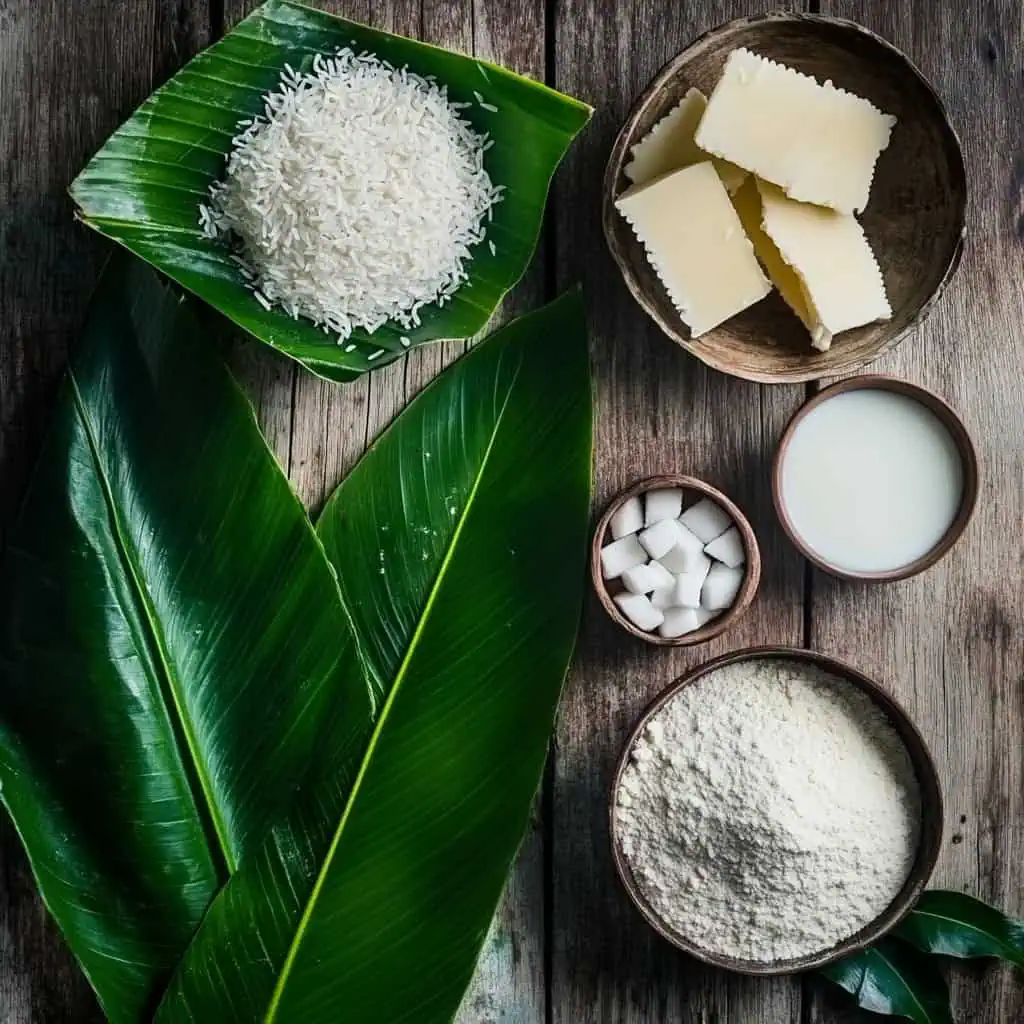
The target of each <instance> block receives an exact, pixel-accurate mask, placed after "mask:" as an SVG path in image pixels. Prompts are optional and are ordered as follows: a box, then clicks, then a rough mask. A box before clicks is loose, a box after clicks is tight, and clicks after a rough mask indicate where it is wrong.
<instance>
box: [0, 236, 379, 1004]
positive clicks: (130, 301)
mask: <svg viewBox="0 0 1024 1024" xmlns="http://www.w3.org/2000/svg"><path fill="white" fill-rule="evenodd" d="M337 701H343V702H344V705H345V707H346V709H347V713H346V715H345V717H344V719H343V720H342V721H340V722H339V721H337V720H336V717H335V702H337ZM370 716H371V705H370V697H369V691H368V688H367V685H366V681H365V677H364V675H363V673H362V669H361V664H360V663H359V662H358V660H357V659H356V656H355V649H354V637H353V634H352V632H351V629H350V625H349V621H348V619H347V617H346V615H345V614H344V612H343V609H342V605H341V601H340V597H339V593H338V589H337V585H336V580H335V579H334V575H333V573H332V570H331V567H330V566H329V564H328V562H327V560H326V558H325V557H324V553H323V549H322V547H321V545H320V543H319V542H318V540H317V538H316V535H315V534H314V532H313V530H312V527H311V525H310V523H309V521H308V519H307V518H306V515H305V513H304V511H303V508H302V506H301V504H300V503H299V501H298V499H297V498H296V497H295V495H294V494H293V493H292V491H291V490H290V488H289V486H288V483H287V481H286V480H285V478H284V476H283V474H282V473H281V472H280V470H279V468H278V467H277V465H276V463H275V462H274V459H273V456H272V455H271V453H270V451H269V450H268V448H267V446H266V443H265V442H264V441H263V439H262V437H261V435H260V432H259V429H258V427H257V425H256V422H255V418H254V416H253V413H252V409H251V408H250V407H249V405H248V403H247V402H246V400H245V398H244V397H243V396H242V394H241V392H239V391H238V389H237V388H236V387H235V385H234V383H233V381H232V380H231V377H230V376H229V374H228V372H227V370H226V368H225V367H224V366H223V365H222V364H221V362H220V359H219V358H218V356H217V354H216V350H215V348H214V347H213V346H212V345H210V344H208V343H207V342H206V341H205V339H203V338H202V336H201V332H199V330H198V328H197V326H196V323H195V321H194V320H193V317H192V315H191V313H190V311H189V309H188V308H187V306H185V305H182V304H181V303H180V302H179V300H178V299H176V298H175V297H173V296H172V295H171V294H170V292H169V290H168V288H167V287H165V286H164V285H163V284H161V283H160V282H159V281H158V279H157V277H156V275H155V274H154V273H153V272H152V271H151V270H150V269H149V268H147V267H145V266H144V265H143V264H141V263H139V262H137V261H135V260H132V259H130V258H129V257H127V256H125V257H122V258H119V259H117V260H115V261H114V262H113V263H112V265H111V266H110V268H109V269H108V270H107V272H106V274H105V276H104V278H103V281H102V283H101V286H100V288H99V290H98V292H97V294H96V296H95V299H94V301H93V304H92V308H91V312H90V314H89V319H88V324H87V326H86V328H85V333H84V337H83V338H82V339H81V343H80V344H79V345H78V346H77V347H76V348H75V349H74V351H73V353H72V356H71V364H70V368H69V370H68V374H67V378H66V380H65V383H64V386H63V391H62V393H61V395H60V398H59V401H58V404H57V410H56V418H55V422H54V423H53V426H52V429H51V431H50V434H49V437H48V440H47V441H46V443H45V447H44V451H43V453H42V457H41V459H40V462H39V466H38V469H37V471H36V475H35V478H34V481H33V482H32V484H31V486H30V490H29V494H28V496H27V501H26V504H25V507H24V511H23V514H22V516H21V520H20V525H19V526H18V527H17V530H16V532H15V534H14V536H13V537H12V539H11V542H10V546H9V549H8V552H7V557H6V564H5V572H4V576H3V580H2V585H0V784H2V798H3V802H4V804H5V805H6V807H7V809H8V810H9V811H10V814H11V816H12V817H13V820H14V824H15V826H16V828H17V830H18V833H19V835H20V837H21V840H22V842H23V844H24V846H25V849H26V850H27V852H28V856H29V859H30V861H31V865H32V869H33V871H34V873H35V877H36V880H37V882H38V884H39V888H40V890H41V892H42V895H43V899H44V901H45V902H46V905H47V907H48V908H49V910H50V912H51V913H52V914H53V916H54V917H55V918H56V919H57V922H58V924H59V925H60V927H61V929H62V931H63V933H64V936H65V938H66V940H67V942H68V944H69V945H70V947H71V949H72V951H73V952H74V953H75V955H76V956H77V957H78V959H79V961H80V963H81V965H82V967H83V969H84V971H85V973H86V975H87V976H88V978H89V981H90V982H91V983H92V986H93V988H94V989H95V990H96V993H97V996H98V997H99V1000H100V1003H101V1004H102V1006H103V1009H104V1010H105V1011H106V1014H107V1016H108V1018H109V1019H110V1020H112V1021H134V1020H137V1019H139V1018H140V1016H141V1015H142V1013H143V1011H144V1008H145V1007H147V1006H149V1007H150V1009H152V1007H153V1006H154V1005H155V1001H156V999H157V998H158V997H159V994H160V991H161V990H162V988H163V986H164V984H166V980H167V978H168V977H169V975H170V973H171V971H172V969H173V967H174V965H175V964H176V963H177V962H178V960H179V959H180V957H181V955H182V954H183V952H184V950H185V947H186V946H187V944H188V941H189V939H190V938H191V936H192V934H193V932H194V931H195V929H196V927H197V925H198V924H199V922H200V919H201V917H202V915H203V913H204V912H205V910H206V908H207V906H208V904H209V902H210V900H211V899H212V897H213V895H214V893H215V892H216V890H217V889H218V887H219V886H220V885H221V884H222V883H223V882H224V881H226V879H227V877H228V875H229V873H230V872H231V871H232V870H234V869H235V867H237V865H238V863H239V861H240V860H242V859H243V858H244V857H245V856H246V855H247V853H249V852H250V851H253V850H256V849H258V848H259V845H260V843H261V842H262V840H263V839H264V837H265V835H266V833H267V830H268V828H269V826H270V824H271V823H272V822H275V821H278V820H280V818H281V817H282V816H283V813H284V808H286V807H288V806H289V805H290V803H291V800H292V798H293V796H294V793H295V790H296V787H297V786H298V784H299V782H300V781H301V779H302V778H303V777H304V774H305V770H306V768H307V765H308V761H309V754H310V751H311V750H313V749H316V747H317V746H318V744H319V743H320V741H321V737H322V731H323V730H324V729H325V728H327V727H328V726H330V727H331V728H332V736H331V742H332V743H333V744H336V745H337V746H339V747H340V748H343V749H345V750H347V751H348V752H349V753H350V754H351V753H352V752H353V751H356V752H357V756H361V753H362V749H363V747H364V746H365V741H366V737H367V736H368V735H369V727H370V721H371V718H370Z"/></svg>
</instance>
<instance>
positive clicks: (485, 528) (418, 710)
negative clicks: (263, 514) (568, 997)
mask: <svg viewBox="0 0 1024 1024" xmlns="http://www.w3.org/2000/svg"><path fill="white" fill-rule="evenodd" d="M590 485H591V397H590V381H589V372H588V356H587V344H586V338H585V330H584V315H583V309H582V303H581V299H580V297H579V295H578V294H570V295H568V296H565V297H563V298H562V299H560V300H559V301H557V302H555V303H553V304H552V305H550V306H548V307H546V308H545V309H543V310H541V311H539V312H536V313H534V314H531V315H529V316H526V317H523V318H522V319H520V320H517V321H515V322H513V323H512V324H510V325H509V326H507V327H506V328H504V329H503V330H501V331H499V332H498V333H497V334H496V335H494V336H493V337H491V338H490V339H489V340H487V341H485V342H484V343H483V344H481V345H480V346H478V347H477V348H476V349H474V350H473V351H472V352H471V353H470V354H468V355H466V356H464V357H463V358H462V359H460V360H459V361H458V362H456V363H455V364H454V365H453V366H452V367H451V368H449V369H448V370H447V371H446V372H445V373H443V374H442V375H441V376H440V377H439V378H438V379H437V380H436V381H435V382H434V383H433V384H432V385H431V386H430V387H429V388H427V390H426V391H425V392H424V393H423V394H422V395H421V396H420V397H418V398H417V399H416V400H415V401H414V402H413V403H412V405H411V406H410V407H409V408H408V409H407V410H406V411H405V412H404V413H403V414H402V415H401V416H400V417H399V418H398V419H397V421H396V422H395V423H394V424H393V425H392V426H391V428H390V429H389V430H388V431H387V432H386V433H385V434H384V435H383V436H382V437H381V438H380V439H379V440H378V441H377V443H376V444H375V445H374V446H373V448H372V449H371V450H370V451H369V452H368V454H367V455H366V456H365V457H364V459H363V460H362V461H361V462H360V463H359V464H358V465H357V467H356V468H355V470H354V471H353V472H352V474H351V475H350V476H349V478H348V479H347V480H346V481H345V482H344V483H343V484H342V485H341V487H340V488H339V489H338V491H337V492H336V493H335V495H334V496H333V498H332V499H331V501H330V502H329V503H328V505H327V507H326V508H325V510H324V512H323V515H322V517H321V520H320V524H319V531H320V534H321V536H322V537H323V539H324V543H325V546H326V549H327V552H328V554H329V556H330V558H331V560H332V561H333V563H334V565H335V566H336V568H337V571H338V575H339V578H340V582H341V587H342V592H343V595H344V598H345V601H346V605H347V606H348V607H350V608H351V611H352V615H353V621H354V623H355V628H356V633H357V637H358V640H359V643H360V646H361V648H362V649H363V651H364V654H365V657H366V659H367V661H368V663H369V665H370V673H371V676H372V678H373V680H374V687H375V690H376V694H377V697H378V700H379V707H380V710H379V714H378V717H377V724H376V728H375V731H374V733H373V737H372V739H371V740H370V743H369V746H368V748H367V750H366V754H365V757H364V759H363V761H362V764H361V766H360V768H359V771H358V775H357V778H356V782H355V785H354V786H353V787H352V790H351V792H350V793H348V794H346V792H345V791H344V790H343V789H342V788H341V787H339V786H337V785H336V784H332V780H333V779H334V777H335V774H336V769H335V767H334V765H333V763H332V762H333V761H334V760H335V759H334V757H333V754H332V751H331V749H330V745H329V744H327V745H325V746H324V747H323V748H322V750H321V757H320V763H319V765H318V769H317V770H318V772H319V775H320V779H319V781H318V782H316V784H315V785H311V786H310V788H309V790H308V792H307V794H306V799H301V800H298V801H297V802H296V806H295V811H294V814H293V815H292V816H291V818H290V819H289V821H288V822H287V823H285V824H284V825H282V826H281V827H279V828H275V829H274V831H273V833H272V836H271V838H270V840H269V841H268V842H267V844H265V846H264V848H263V849H262V850H261V851H260V852H259V853H258V854H257V855H256V856H254V857H251V858H248V859H247V860H246V861H245V862H244V863H243V864H242V866H241V868H240V869H239V871H238V872H237V873H236V874H235V875H234V877H233V878H232V880H231V881H230V882H229V883H228V885H227V886H226V887H225V888H224V889H223V890H222V891H221V893H220V894H219V895H218V897H217V899H216V900H215V901H214V903H213V905H212V907H211V909H210V912H209V913H208V915H207V916H206V918H205V920H204V922H203V925H202V927H201V928H200V930H199V932H198V933H197V935H196V938H195V940H194V941H193V943H192V945H191V946H190V947H189V950H188V953H187V955H186V957H185V960H184V962H183V964H182V966H181V969H180V970H179V971H178V972H177V973H176V975H175V978H174V980H173V982H172V984H171V986H170V987H169V989H168V991H167V993H166V995H165V998H164V1000H163V1002H162V1004H161V1006H160V1008H159V1012H158V1014H157V1020H159V1021H161V1022H163V1024H167V1022H179V1021H181V1022H185V1021H216V1022H228V1021H237V1022H242V1021H244V1022H246V1024H251V1022H253V1021H262V1022H265V1024H271V1022H275V1021H276V1022H279V1024H284V1022H292V1021H302V1022H303V1024H321V1022H322V1024H334V1022H337V1021H345V1022H346V1024H381V1022H385V1021H387V1022H396V1021H410V1022H412V1021H415V1022H419V1024H428V1022H435V1021H436V1022H442V1021H445V1022H447V1021H450V1020H451V1018H452V1016H453V1015H454V1013H455V1012H456V1010H457V1008H458V1005H459V1002H460V999H461V997H462V994H463V992H464V990H465V988H466V985H467V984H468V982H469V980H470V978H471V976H472V973H473V969H474V966H475V963H476V960H477V957H478V956H479V953H480V949H481V946H482V944H483V942H484V939H485V937H486V935H487V931H488V927H489V925H490V922H491V919H492V917H493V914H494V912H495V908H496V906H497V904H498V902H499V900H500V898H501V893H502V890H503V887H504V884H505V879H506V876H507V873H508V870H509V868H510V865H511V863H512V860H513V858H514V856H515V853H516V849H517V847H518V845H519V842H520V840H521V837H522V835H523V832H524V829H525V827H526V825H527V823H528V819H529V814H530V808H531V804H532V801H533V798H534V795H535V793H536V790H537V788H538V784H539V781H540V778H541V775H542V770H543V764H544V759H545V754H546V750H547V745H548V741H549V738H550V734H551V728H552V723H553V719H554V715H555V711H556V708H557V705H558V699H559V695H560V691H561V687H562V681H563V677H564V675H565V671H566V668H567V665H568V662H569V658H570V655H571V652H572V647H573V642H574V637H575V633H576V627H577V622H578V617H579V612H580V605H581V601H582V596H583V587H584V579H585V563H586V549H587V533H588V519H589V504H590V489H591V487H590Z"/></svg>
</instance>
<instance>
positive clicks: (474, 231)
mask: <svg viewBox="0 0 1024 1024" xmlns="http://www.w3.org/2000/svg"><path fill="white" fill-rule="evenodd" d="M480 99H481V100H482V97H481V98H480ZM265 104H266V106H265V114H264V116H262V117H259V118H254V119H253V120H252V123H251V124H249V125H248V126H247V127H245V130H244V131H242V132H241V134H240V135H238V136H237V137H236V138H235V140H234V148H233V150H232V153H231V155H230V158H229V160H228V166H227V173H226V176H225V179H224V181H222V182H216V183H215V184H214V185H213V186H212V187H211V189H210V199H209V201H208V202H207V203H206V204H203V205H201V206H200V209H199V223H200V226H201V228H202V229H203V231H204V232H205V233H206V234H207V235H208V236H209V237H211V238H221V239H225V238H226V239H230V240H231V241H232V242H233V243H234V244H235V245H236V247H237V250H238V252H239V253H240V254H241V255H242V256H243V257H244V261H245V263H246V264H247V265H248V266H250V267H251V268H252V270H251V273H252V281H251V283H250V286H251V287H252V289H253V292H254V295H255V297H256V300H257V301H258V302H260V303H261V304H262V305H266V304H267V303H270V304H273V305H275V306H278V307H280V308H281V309H283V310H284V311H285V312H286V313H287V314H288V315H290V316H292V317H294V318H298V317H306V318H308V319H309V320H312V321H313V322H314V323H315V324H316V325H317V326H321V327H326V328H328V329H329V330H330V331H331V332H333V333H336V334H337V335H338V339H339V341H344V340H346V339H347V338H348V337H349V335H351V333H352V332H353V331H354V330H356V329H362V330H365V331H367V332H373V331H375V330H377V329H378V328H379V327H381V326H383V325H384V324H385V323H387V322H388V321H393V322H395V323H396V324H398V325H399V326H400V327H402V328H405V329H406V330H409V329H410V328H413V327H417V326H419V325H420V323H421V319H420V315H419V311H420V309H422V307H423V306H425V305H428V304H430V303H434V302H437V301H439V300H443V299H445V298H447V297H449V296H451V295H452V294H453V293H454V292H455V291H456V290H457V289H458V288H459V287H460V285H461V284H462V283H463V282H464V281H465V280H466V279H467V277H468V275H467V272H466V268H465V264H466V262H467V261H468V260H470V259H471V258H472V253H471V249H472V248H473V247H474V246H476V245H478V244H480V243H481V242H483V241H484V236H485V228H484V218H485V217H487V218H488V219H489V218H490V212H491V207H492V206H493V205H494V204H495V203H496V202H500V200H501V194H502V192H503V191H504V190H503V188H502V187H501V186H495V185H494V184H493V183H492V182H491V179H490V177H489V175H488V174H487V171H486V170H485V169H484V151H485V146H486V145H487V142H488V140H487V137H486V136H485V135H481V134H478V133H477V132H475V131H474V130H473V128H472V126H471V125H470V124H469V122H468V121H466V120H464V119H463V118H462V117H461V116H460V115H459V113H458V112H457V110H456V109H455V108H456V107H457V106H462V105H461V104H453V103H450V102H449V101H448V98H447V94H446V90H445V88H444V86H441V85H439V84H438V83H437V82H436V81H434V80H433V79H432V78H423V77H421V76H419V75H416V74H414V73H413V72H411V71H409V70H408V69H407V68H395V67H393V66H392V65H390V64H387V63H385V62H383V61H381V60H379V59H378V58H377V57H375V56H373V55H372V54H369V53H365V52H364V53H361V54H359V55H357V54H356V53H354V52H353V50H351V49H348V48H343V49H340V50H339V51H338V52H337V53H336V54H335V55H334V56H331V57H325V56H322V55H318V56H316V57H315V58H314V60H313V66H312V71H311V72H310V73H308V74H301V73H299V72H296V71H295V70H294V69H292V68H291V67H290V66H286V67H285V70H284V73H283V74H282V76H281V83H280V87H279V89H278V91H277V92H274V93H270V94H268V95H267V96H266V97H265ZM482 105H483V104H482ZM488 148H489V147H488ZM371 358H372V357H371Z"/></svg>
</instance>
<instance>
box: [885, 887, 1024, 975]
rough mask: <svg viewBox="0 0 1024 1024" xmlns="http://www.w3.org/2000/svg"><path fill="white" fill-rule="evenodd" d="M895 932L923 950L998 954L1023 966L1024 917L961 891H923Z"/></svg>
mask: <svg viewBox="0 0 1024 1024" xmlns="http://www.w3.org/2000/svg"><path fill="white" fill-rule="evenodd" d="M896 934H897V935H898V936H899V937H900V938H901V939H903V940H904V942H909V943H910V944H911V945H913V946H916V947H917V948H918V949H920V950H923V951H924V952H926V953H939V954H941V955H942V956H954V957H959V958H962V959H972V958H975V957H998V958H999V959H1000V960H1007V961H1009V962H1010V963H1012V964H1016V965H1017V966H1018V967H1021V968H1024V921H1015V920H1014V919H1013V918H1011V917H1007V916H1006V915H1005V914H1004V913H1002V911H999V910H997V909H996V908H995V907H991V906H989V905H988V904H987V903H983V902H982V901H981V900H978V899H975V898H974V897H973V896H968V895H967V894H966V893H962V892H950V891H946V890H941V889H936V890H933V891H931V892H926V893H925V894H924V895H923V896H922V897H921V899H920V900H919V901H918V903H917V906H916V907H914V909H913V911H912V912H911V913H910V914H909V915H908V916H907V917H906V918H905V919H904V921H903V922H902V923H901V924H900V926H899V928H898V929H897V930H896Z"/></svg>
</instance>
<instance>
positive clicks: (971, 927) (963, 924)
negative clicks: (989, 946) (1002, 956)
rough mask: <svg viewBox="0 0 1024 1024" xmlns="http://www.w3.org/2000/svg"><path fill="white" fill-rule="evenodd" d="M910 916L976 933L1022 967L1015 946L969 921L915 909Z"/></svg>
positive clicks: (1022, 956) (1020, 954)
mask: <svg viewBox="0 0 1024 1024" xmlns="http://www.w3.org/2000/svg"><path fill="white" fill-rule="evenodd" d="M912 916H915V917H929V918H933V919H934V920H936V921H945V922H947V923H948V924H951V925H954V926H956V927H957V928H961V929H963V930H964V931H971V932H977V934H978V935H981V936H983V937H984V938H986V939H990V940H991V941H993V942H995V943H996V944H997V945H998V946H999V947H1000V949H1003V950H1005V951H1007V952H1009V953H1012V954H1013V955H1012V956H1010V957H1008V958H1007V959H1009V960H1011V961H1012V962H1013V963H1015V964H1019V965H1020V966H1022V967H1024V951H1022V950H1019V949H1017V947H1016V946H1015V945H1013V944H1012V943H1010V942H1007V941H1006V940H1005V939H1001V938H1000V937H999V936H998V935H996V934H994V933H993V932H990V931H986V930H985V929H984V928H980V927H978V925H976V924H971V923H970V922H969V921H962V920H960V919H959V918H956V917H948V916H947V915H946V914H937V913H935V911H933V910H917V909H915V910H914V911H913V915H912ZM949 955H953V954H949ZM993 955H995V954H993Z"/></svg>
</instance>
